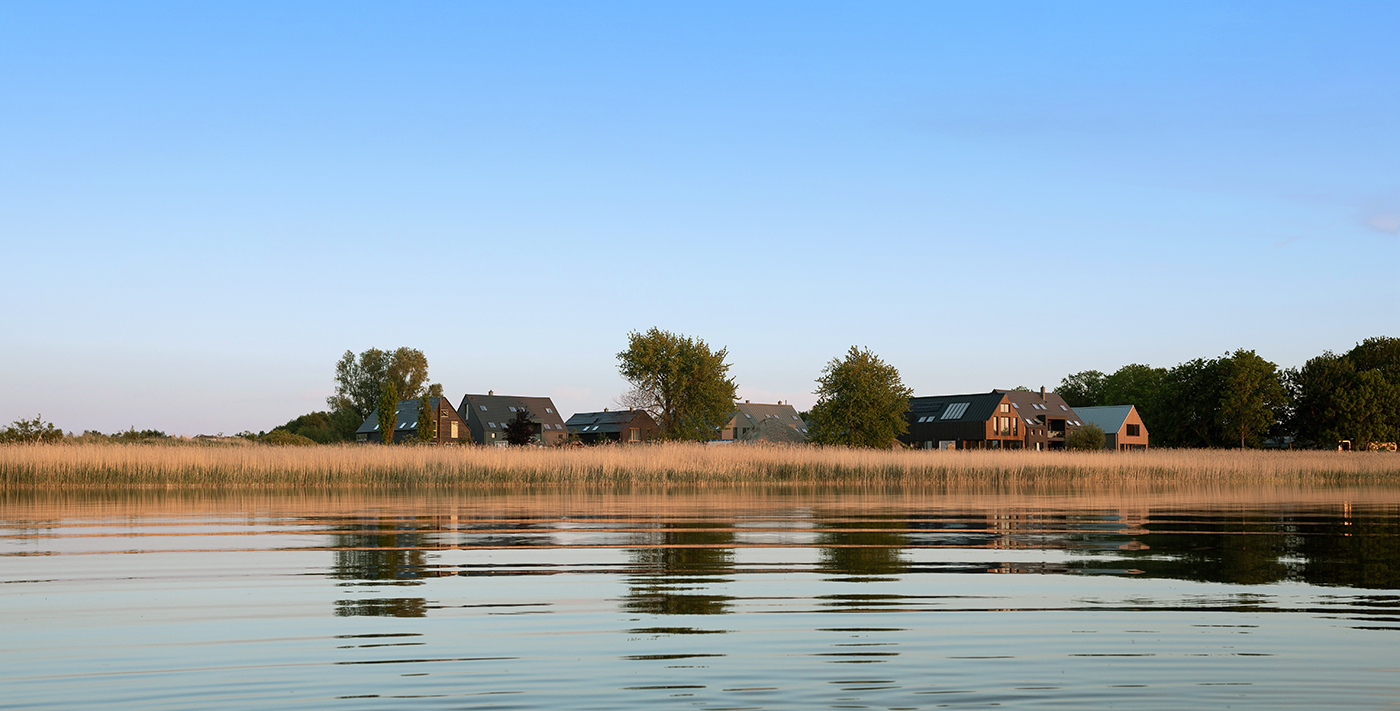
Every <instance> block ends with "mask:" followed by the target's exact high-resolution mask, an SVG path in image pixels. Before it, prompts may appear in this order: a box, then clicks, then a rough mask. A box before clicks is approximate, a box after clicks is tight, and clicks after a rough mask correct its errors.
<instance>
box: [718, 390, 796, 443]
mask: <svg viewBox="0 0 1400 711" xmlns="http://www.w3.org/2000/svg"><path fill="white" fill-rule="evenodd" d="M768 420H772V421H775V422H777V423H780V424H783V425H786V426H788V427H791V428H792V429H793V430H795V431H796V432H797V433H798V434H801V435H802V437H803V439H806V437H807V423H806V422H804V421H803V420H802V418H801V417H799V416H798V414H797V410H796V409H795V408H794V407H793V406H792V403H786V404H784V403H783V401H782V400H779V401H778V402H777V404H769V403H762V402H751V401H749V400H745V401H743V402H736V403H734V416H733V417H730V418H729V422H726V423H725V424H724V426H723V427H720V429H719V436H718V437H716V438H715V439H717V440H719V441H721V442H725V441H733V440H744V439H749V435H752V434H754V433H755V430H757V428H758V426H759V424H761V423H763V422H765V421H768ZM769 426H770V427H771V426H773V425H772V423H770V424H769Z"/></svg>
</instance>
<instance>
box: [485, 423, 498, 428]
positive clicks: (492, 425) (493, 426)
mask: <svg viewBox="0 0 1400 711" xmlns="http://www.w3.org/2000/svg"><path fill="white" fill-rule="evenodd" d="M486 424H488V425H491V429H493V430H494V429H496V423H494V422H487V423H486Z"/></svg>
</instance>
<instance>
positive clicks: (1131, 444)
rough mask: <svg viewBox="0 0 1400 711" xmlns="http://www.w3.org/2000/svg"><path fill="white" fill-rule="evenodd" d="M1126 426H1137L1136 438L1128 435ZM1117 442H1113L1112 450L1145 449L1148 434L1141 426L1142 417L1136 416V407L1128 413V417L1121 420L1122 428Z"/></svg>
mask: <svg viewBox="0 0 1400 711" xmlns="http://www.w3.org/2000/svg"><path fill="white" fill-rule="evenodd" d="M1128 425H1137V426H1138V434H1137V436H1129V435H1128ZM1117 434H1118V437H1117V438H1116V439H1117V441H1116V442H1114V445H1115V446H1114V449H1118V450H1121V451H1126V450H1133V449H1147V445H1148V432H1147V427H1146V426H1144V425H1143V424H1142V417H1141V416H1139V415H1138V411H1137V407H1134V408H1133V409H1132V410H1129V411H1128V417H1127V418H1126V419H1124V420H1123V427H1122V429H1120V430H1119V431H1118V433H1117Z"/></svg>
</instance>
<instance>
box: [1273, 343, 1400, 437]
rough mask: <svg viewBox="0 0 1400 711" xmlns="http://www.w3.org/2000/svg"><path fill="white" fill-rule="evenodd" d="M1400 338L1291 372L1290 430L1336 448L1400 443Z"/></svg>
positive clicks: (1325, 356)
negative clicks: (1342, 442)
mask: <svg viewBox="0 0 1400 711" xmlns="http://www.w3.org/2000/svg"><path fill="white" fill-rule="evenodd" d="M1397 346H1400V339H1394V338H1384V337H1381V338H1368V339H1366V340H1365V341H1364V342H1362V343H1360V344H1357V346H1356V348H1353V349H1352V350H1351V351H1349V352H1348V353H1346V354H1345V355H1340V356H1339V355H1336V354H1335V353H1332V352H1330V351H1328V352H1324V353H1323V354H1322V355H1320V356H1317V357H1315V358H1311V359H1309V360H1308V362H1307V363H1305V364H1304V365H1303V367H1302V368H1297V369H1290V370H1289V371H1288V373H1287V376H1286V380H1287V383H1288V390H1289V393H1290V394H1291V396H1292V398H1293V408H1292V413H1291V416H1290V418H1289V422H1288V425H1289V431H1290V432H1292V433H1293V434H1294V435H1295V436H1297V437H1298V439H1299V440H1300V441H1302V442H1307V443H1311V444H1315V445H1319V446H1325V447H1331V446H1333V445H1334V444H1335V443H1336V442H1337V441H1339V440H1344V439H1347V440H1351V441H1352V443H1353V446H1355V447H1357V448H1361V447H1364V446H1365V444H1366V443H1368V442H1394V441H1396V440H1397V439H1400V347H1397Z"/></svg>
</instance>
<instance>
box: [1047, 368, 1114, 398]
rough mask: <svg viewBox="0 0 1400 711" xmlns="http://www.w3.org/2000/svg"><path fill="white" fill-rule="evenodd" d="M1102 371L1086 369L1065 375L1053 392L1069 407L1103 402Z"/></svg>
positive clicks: (1103, 376)
mask: <svg viewBox="0 0 1400 711" xmlns="http://www.w3.org/2000/svg"><path fill="white" fill-rule="evenodd" d="M1106 377H1107V376H1105V375H1104V374H1103V373H1100V372H1099V371H1097V370H1086V371H1083V372H1080V373H1074V374H1072V375H1066V376H1065V379H1064V380H1061V381H1060V387H1058V388H1055V392H1056V393H1057V394H1059V396H1060V397H1062V398H1064V400H1065V402H1066V403H1068V404H1069V406H1070V407H1095V406H1097V405H1101V404H1103V385H1104V378H1106Z"/></svg>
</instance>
